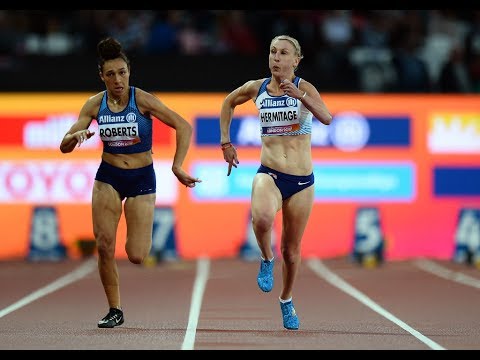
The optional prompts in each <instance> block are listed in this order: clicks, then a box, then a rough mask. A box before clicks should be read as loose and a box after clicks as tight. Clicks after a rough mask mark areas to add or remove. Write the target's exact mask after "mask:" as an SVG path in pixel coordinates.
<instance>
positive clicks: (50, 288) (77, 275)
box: [0, 259, 97, 318]
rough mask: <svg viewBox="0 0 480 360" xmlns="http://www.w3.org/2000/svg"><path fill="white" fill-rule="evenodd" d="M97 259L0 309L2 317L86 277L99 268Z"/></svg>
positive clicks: (87, 261) (0, 316)
mask: <svg viewBox="0 0 480 360" xmlns="http://www.w3.org/2000/svg"><path fill="white" fill-rule="evenodd" d="M96 264H97V261H96V260H95V259H90V260H86V261H85V262H84V263H83V264H82V265H81V266H79V267H78V268H77V269H76V270H74V271H72V272H70V273H68V274H66V275H64V276H62V277H61V278H58V279H57V280H55V281H54V282H52V283H50V284H49V285H47V286H44V287H42V288H40V289H38V290H36V291H34V292H33V293H31V294H30V295H27V296H25V297H24V298H23V299H21V300H19V301H17V302H15V303H13V304H12V305H9V306H7V307H6V308H4V309H1V310H0V318H2V317H4V316H5V315H8V314H10V313H11V312H13V311H15V310H18V309H20V308H21V307H23V306H25V305H27V304H29V303H31V302H33V301H35V300H37V299H40V298H41V297H43V296H45V295H48V294H50V293H51V292H54V291H56V290H58V289H61V288H62V287H65V286H67V285H69V284H71V283H73V282H75V281H77V280H80V279H81V278H83V277H85V276H86V275H88V274H89V273H91V272H92V271H93V270H95V269H96V268H97V266H96Z"/></svg>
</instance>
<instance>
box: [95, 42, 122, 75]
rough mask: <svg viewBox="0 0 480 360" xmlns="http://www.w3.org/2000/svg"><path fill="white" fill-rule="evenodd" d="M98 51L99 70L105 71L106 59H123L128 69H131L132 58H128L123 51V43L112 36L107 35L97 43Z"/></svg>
mask: <svg viewBox="0 0 480 360" xmlns="http://www.w3.org/2000/svg"><path fill="white" fill-rule="evenodd" d="M97 52H98V71H99V72H100V73H102V72H103V65H104V64H105V61H108V60H114V59H118V58H120V59H122V60H123V61H125V62H126V63H127V66H128V70H130V60H128V57H127V55H125V53H124V52H123V51H122V44H120V42H119V41H118V40H116V39H114V38H112V37H107V38H105V39H103V40H100V42H99V43H98V44H97Z"/></svg>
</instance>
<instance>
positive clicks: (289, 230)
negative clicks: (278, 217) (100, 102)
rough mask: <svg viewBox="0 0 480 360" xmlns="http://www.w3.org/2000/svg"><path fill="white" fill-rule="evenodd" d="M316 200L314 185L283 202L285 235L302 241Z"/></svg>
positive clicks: (287, 237) (293, 239) (286, 237)
mask: <svg viewBox="0 0 480 360" xmlns="http://www.w3.org/2000/svg"><path fill="white" fill-rule="evenodd" d="M313 200H314V187H313V186H309V187H308V188H306V189H303V190H302V191H299V192H298V193H296V194H294V195H292V196H291V197H290V198H288V199H287V200H285V201H284V202H283V208H282V226H283V235H284V236H283V237H284V238H285V239H289V240H290V239H291V240H292V241H296V242H300V240H301V238H302V236H303V232H304V231H305V228H306V226H307V223H308V219H309V218H310V214H311V212H312V206H313Z"/></svg>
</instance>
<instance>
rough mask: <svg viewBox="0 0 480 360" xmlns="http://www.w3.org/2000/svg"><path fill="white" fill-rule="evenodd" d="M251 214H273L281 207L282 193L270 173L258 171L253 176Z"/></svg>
mask: <svg viewBox="0 0 480 360" xmlns="http://www.w3.org/2000/svg"><path fill="white" fill-rule="evenodd" d="M251 198H252V204H251V207H252V214H254V215H255V214H259V213H260V214H270V215H271V216H274V215H275V214H276V213H277V212H278V211H279V210H280V209H281V207H282V194H281V193H280V190H278V187H277V185H275V182H274V181H273V179H272V177H271V176H270V175H267V174H264V173H258V174H256V175H255V177H254V178H253V185H252V196H251Z"/></svg>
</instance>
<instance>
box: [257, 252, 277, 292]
mask: <svg viewBox="0 0 480 360" xmlns="http://www.w3.org/2000/svg"><path fill="white" fill-rule="evenodd" d="M274 264H275V259H272V260H271V261H268V260H263V259H262V260H261V261H260V270H259V271H258V276H257V284H258V287H259V288H260V289H261V290H262V291H264V292H269V291H272V289H273V265H274Z"/></svg>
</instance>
